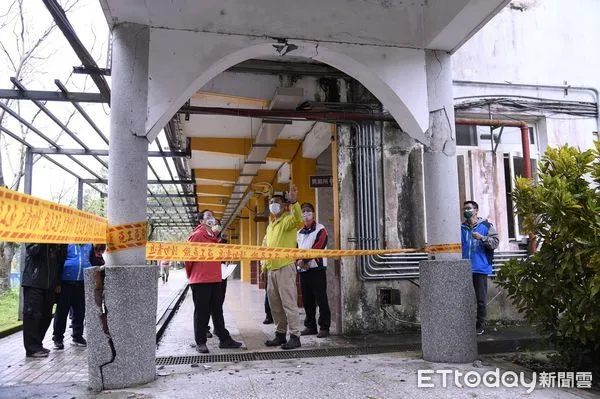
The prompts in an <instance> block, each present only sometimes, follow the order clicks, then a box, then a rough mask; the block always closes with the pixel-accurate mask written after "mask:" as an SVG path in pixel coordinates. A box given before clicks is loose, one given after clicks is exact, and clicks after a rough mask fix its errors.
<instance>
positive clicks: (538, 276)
mask: <svg viewBox="0 0 600 399" xmlns="http://www.w3.org/2000/svg"><path fill="white" fill-rule="evenodd" d="M538 177H539V179H538V183H537V184H532V182H531V181H530V180H528V179H523V178H518V179H517V181H516V189H515V191H514V193H513V199H514V202H515V207H516V211H517V213H518V214H519V215H521V216H522V218H523V221H524V227H525V228H526V229H527V231H531V232H533V233H535V235H536V236H537V238H538V240H539V242H541V246H540V248H539V250H538V251H537V252H536V253H535V254H533V255H532V256H530V257H529V258H528V259H526V260H524V261H511V262H509V263H507V264H505V265H504V266H503V268H502V269H501V271H500V273H499V276H498V284H499V285H500V286H502V287H503V288H504V289H506V291H507V292H508V295H509V298H511V300H512V301H513V303H514V305H515V306H516V308H517V309H518V310H519V312H522V313H523V314H524V316H525V318H526V319H527V320H528V321H529V322H531V323H533V324H535V325H536V326H537V328H538V329H539V331H540V333H541V334H542V335H544V336H547V337H548V339H549V340H550V342H551V343H552V344H553V345H554V347H555V348H556V349H557V351H558V352H559V354H560V355H561V357H562V360H563V361H564V364H565V365H566V366H569V367H571V368H574V369H577V370H580V371H584V370H592V371H594V372H595V373H598V372H599V371H600V192H599V190H598V187H600V142H596V143H595V150H588V151H584V152H582V151H580V150H578V149H576V148H573V147H569V146H564V147H561V148H557V149H549V150H548V151H547V152H546V154H545V155H544V157H543V158H542V161H541V164H540V171H539V176H538ZM598 376H600V375H599V374H596V375H595V378H598Z"/></svg>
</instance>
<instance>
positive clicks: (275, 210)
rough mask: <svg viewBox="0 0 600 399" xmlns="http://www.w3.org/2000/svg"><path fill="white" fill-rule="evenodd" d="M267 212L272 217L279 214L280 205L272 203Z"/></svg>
mask: <svg viewBox="0 0 600 399" xmlns="http://www.w3.org/2000/svg"><path fill="white" fill-rule="evenodd" d="M269 211H270V212H271V213H272V214H273V215H279V212H281V204H279V203H278V202H273V203H272V204H269Z"/></svg>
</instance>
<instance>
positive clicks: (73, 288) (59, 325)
mask: <svg viewBox="0 0 600 399" xmlns="http://www.w3.org/2000/svg"><path fill="white" fill-rule="evenodd" d="M70 308H72V309H73V319H72V320H71V326H72V327H73V333H72V336H73V338H81V337H83V320H84V319H85V291H84V286H83V281H68V280H63V281H62V282H61V291H60V295H59V296H58V302H57V304H56V313H55V314H54V332H53V334H52V338H53V339H54V340H57V341H62V340H63V338H64V335H65V329H66V327H67V317H68V316H69V309H70Z"/></svg>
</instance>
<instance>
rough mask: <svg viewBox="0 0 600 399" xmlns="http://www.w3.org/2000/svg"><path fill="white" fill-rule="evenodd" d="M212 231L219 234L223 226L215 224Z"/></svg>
mask: <svg viewBox="0 0 600 399" xmlns="http://www.w3.org/2000/svg"><path fill="white" fill-rule="evenodd" d="M211 229H212V231H213V232H215V233H218V232H219V231H221V225H219V224H215V225H214V226H213V227H211Z"/></svg>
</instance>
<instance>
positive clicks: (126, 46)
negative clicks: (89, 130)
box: [85, 23, 158, 390]
mask: <svg viewBox="0 0 600 399" xmlns="http://www.w3.org/2000/svg"><path fill="white" fill-rule="evenodd" d="M149 33H150V32H149V28H148V27H147V26H144V25H137V24H130V23H124V24H118V25H116V26H115V27H114V28H113V37H114V42H113V62H112V76H111V80H112V84H111V86H112V94H111V120H110V145H109V160H108V164H109V170H108V222H109V225H113V226H114V225H119V224H125V223H136V222H143V221H145V220H146V196H147V194H146V192H147V191H146V190H147V181H148V176H147V161H148V140H147V139H146V137H145V134H146V126H145V125H146V115H147V97H148V59H149V58H148V56H149V39H150V34H149ZM106 261H107V264H106V266H105V268H104V271H103V273H99V270H98V268H90V269H88V270H87V271H86V274H85V279H86V328H87V336H88V368H89V386H90V388H92V389H94V390H100V389H118V388H125V387H129V386H134V385H138V384H143V383H147V382H150V381H152V380H154V379H155V378H156V367H155V357H156V304H157V284H158V283H157V282H158V270H157V268H156V267H151V266H146V256H145V248H144V247H139V248H134V249H128V250H122V251H116V252H111V253H109V254H107V256H106ZM103 313H104V315H102V314H103ZM103 318H104V319H105V322H104V323H103V320H102V319H103Z"/></svg>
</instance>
